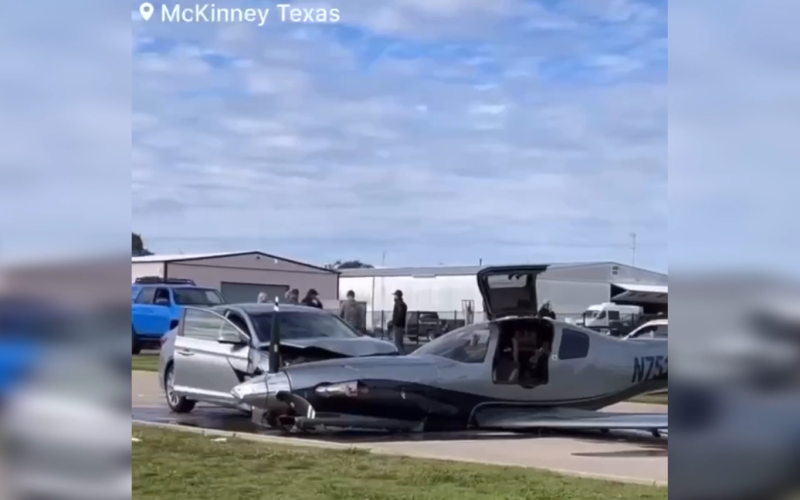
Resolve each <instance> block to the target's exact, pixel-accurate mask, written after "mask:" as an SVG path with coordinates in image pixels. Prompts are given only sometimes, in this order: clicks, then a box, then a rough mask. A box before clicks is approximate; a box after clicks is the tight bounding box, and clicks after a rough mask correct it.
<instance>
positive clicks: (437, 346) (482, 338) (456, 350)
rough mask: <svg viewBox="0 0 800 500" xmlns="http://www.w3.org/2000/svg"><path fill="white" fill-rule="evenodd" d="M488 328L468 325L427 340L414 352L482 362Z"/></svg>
mask: <svg viewBox="0 0 800 500" xmlns="http://www.w3.org/2000/svg"><path fill="white" fill-rule="evenodd" d="M489 336H490V332H489V329H488V328H486V327H476V326H468V327H466V328H460V329H458V330H454V331H452V332H450V333H448V334H446V335H443V336H441V337H439V338H437V339H436V340H433V341H431V342H428V343H427V344H425V345H423V346H422V347H420V348H419V349H417V350H416V351H414V354H415V355H416V354H423V355H429V356H440V357H442V358H447V359H452V360H453V361H458V362H459V363H483V361H484V360H485V359H486V354H487V352H488V350H489Z"/></svg>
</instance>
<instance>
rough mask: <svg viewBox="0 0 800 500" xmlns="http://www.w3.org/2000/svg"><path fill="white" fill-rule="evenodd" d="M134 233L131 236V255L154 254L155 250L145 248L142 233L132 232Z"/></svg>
mask: <svg viewBox="0 0 800 500" xmlns="http://www.w3.org/2000/svg"><path fill="white" fill-rule="evenodd" d="M132 234H133V236H132V238H131V255H133V256H134V257H137V256H142V255H153V252H151V251H150V250H148V249H147V248H145V246H144V240H143V239H142V235H141V234H138V233H132Z"/></svg>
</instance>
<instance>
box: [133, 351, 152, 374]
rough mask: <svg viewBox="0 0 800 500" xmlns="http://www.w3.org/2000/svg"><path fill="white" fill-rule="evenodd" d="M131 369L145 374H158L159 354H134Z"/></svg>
mask: <svg viewBox="0 0 800 500" xmlns="http://www.w3.org/2000/svg"><path fill="white" fill-rule="evenodd" d="M131 368H132V369H133V370H140V371H145V372H157V371H158V354H150V353H148V354H134V356H133V360H132V361H131Z"/></svg>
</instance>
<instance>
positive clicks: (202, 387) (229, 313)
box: [159, 304, 399, 413]
mask: <svg viewBox="0 0 800 500" xmlns="http://www.w3.org/2000/svg"><path fill="white" fill-rule="evenodd" d="M273 315H274V306H273V305H272V304H224V305H220V306H215V307H211V308H193V307H187V308H186V310H185V312H184V315H183V318H182V320H181V322H180V324H179V325H178V327H177V328H175V329H173V330H171V331H169V332H168V333H167V334H166V335H165V336H164V338H163V339H162V346H161V354H160V363H159V375H160V376H159V381H160V383H161V387H162V389H163V390H164V392H165V394H166V400H167V404H168V405H169V407H170V409H171V410H172V411H174V412H176V413H188V412H190V411H192V409H193V408H194V406H195V404H196V403H198V402H203V403H210V404H214V405H218V406H224V407H230V408H237V409H240V410H243V411H249V408H248V407H244V406H242V404H241V403H238V402H237V401H236V399H235V398H234V396H233V395H232V394H231V390H232V389H233V388H234V387H235V386H237V385H239V384H241V383H242V382H245V381H246V380H248V379H250V378H252V377H255V376H258V375H261V374H262V373H265V372H266V371H267V369H268V363H269V359H268V358H269V357H268V353H267V349H268V347H269V339H270V335H271V328H272V325H273ZM278 318H279V321H280V326H279V328H280V332H281V354H282V359H283V360H284V362H285V363H287V364H297V363H304V362H310V361H321V360H325V359H333V358H343V357H357V356H377V355H398V354H399V353H398V350H397V348H396V347H395V346H394V345H393V344H392V343H390V342H386V341H383V340H378V339H374V338H372V337H369V336H367V335H365V334H363V333H361V332H359V331H357V330H356V329H355V328H353V327H352V326H351V325H349V324H348V323H346V322H345V321H343V320H341V319H339V318H338V317H337V316H335V315H333V314H330V313H328V312H326V311H322V310H320V309H316V308H313V307H307V306H300V305H281V306H280V313H279V315H278Z"/></svg>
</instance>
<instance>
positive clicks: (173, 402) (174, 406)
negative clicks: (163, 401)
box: [164, 363, 197, 413]
mask: <svg viewBox="0 0 800 500" xmlns="http://www.w3.org/2000/svg"><path fill="white" fill-rule="evenodd" d="M174 385H175V365H174V364H172V363H170V364H169V366H167V370H166V373H165V374H164V388H165V389H166V391H165V392H166V397H167V406H169V409H170V410H172V411H173V412H174V413H189V412H190V411H192V410H193V409H194V405H195V404H197V403H196V402H195V401H192V400H190V399H186V398H185V397H183V396H178V395H177V394H175V389H174Z"/></svg>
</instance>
